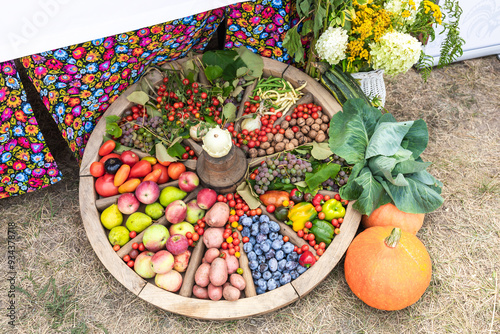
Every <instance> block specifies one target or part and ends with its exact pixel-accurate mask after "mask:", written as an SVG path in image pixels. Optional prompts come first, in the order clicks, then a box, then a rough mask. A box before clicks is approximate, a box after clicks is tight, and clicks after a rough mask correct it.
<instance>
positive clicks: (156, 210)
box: [144, 202, 165, 220]
mask: <svg viewBox="0 0 500 334" xmlns="http://www.w3.org/2000/svg"><path fill="white" fill-rule="evenodd" d="M144 211H145V212H146V214H147V215H148V216H149V217H151V218H153V219H154V220H156V219H159V218H160V217H161V216H163V214H164V213H165V209H164V208H163V206H162V205H161V204H160V203H158V202H154V203H151V204H148V205H146V209H145V210H144Z"/></svg>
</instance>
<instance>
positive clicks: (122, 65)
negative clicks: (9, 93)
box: [22, 9, 224, 160]
mask: <svg viewBox="0 0 500 334" xmlns="http://www.w3.org/2000/svg"><path fill="white" fill-rule="evenodd" d="M223 17H224V9H215V10H212V11H208V12H205V13H201V14H198V15H194V16H189V17H186V18H183V19H179V20H174V21H171V22H167V23H164V24H159V25H155V26H152V27H148V28H143V29H139V30H136V31H131V32H128V33H124V34H120V35H116V36H111V37H107V38H101V39H97V40H94V41H91V42H87V43H83V44H78V45H72V46H68V47H64V48H61V49H57V50H53V51H48V52H43V53H41V54H36V55H32V56H29V57H24V58H22V63H23V66H24V67H25V68H26V69H27V72H28V75H29V77H30V78H31V80H32V81H33V84H34V85H35V87H36V89H37V90H38V91H39V93H40V96H41V98H42V100H43V103H44V104H45V106H46V107H47V109H48V110H49V112H50V113H51V115H52V117H53V119H54V120H55V122H56V123H57V125H58V127H59V129H60V130H61V133H62V136H63V137H64V139H65V140H66V141H67V142H68V144H69V147H70V148H71V151H73V152H74V155H75V156H76V158H77V160H80V159H81V157H82V156H83V152H84V149H85V145H86V143H87V141H88V139H89V137H90V134H91V132H92V130H93V129H94V127H95V125H96V123H97V121H98V120H99V118H100V117H101V116H102V114H103V113H104V112H105V111H106V109H107V108H108V107H109V105H110V104H111V103H113V101H114V100H116V99H117V98H118V96H119V95H120V93H121V92H123V91H124V90H125V89H126V88H127V87H128V86H129V85H131V84H133V83H134V82H135V81H137V79H139V77H140V76H141V74H142V73H143V72H144V70H145V69H147V67H148V66H149V65H152V64H161V63H163V62H166V61H172V60H175V59H177V58H180V57H183V56H185V55H186V53H187V52H188V51H190V50H192V49H203V48H204V47H205V46H206V44H207V42H208V40H209V37H210V36H211V35H212V33H213V32H214V31H215V30H216V29H217V27H218V25H219V23H220V22H221V20H222V18H223Z"/></svg>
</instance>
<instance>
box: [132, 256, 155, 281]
mask: <svg viewBox="0 0 500 334" xmlns="http://www.w3.org/2000/svg"><path fill="white" fill-rule="evenodd" d="M153 255H155V253H153V252H142V253H141V254H139V256H137V258H136V259H135V261H134V271H135V272H136V273H137V274H139V276H141V277H143V278H153V277H155V275H156V273H155V272H154V271H153V265H152V263H151V258H152V257H153Z"/></svg>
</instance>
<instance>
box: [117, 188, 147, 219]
mask: <svg viewBox="0 0 500 334" xmlns="http://www.w3.org/2000/svg"><path fill="white" fill-rule="evenodd" d="M117 204H118V210H120V212H121V213H123V214H125V215H130V214H132V213H134V212H136V211H137V209H139V205H141V203H140V202H139V200H138V199H137V197H135V195H134V194H132V193H125V194H121V195H120V197H118V202H117Z"/></svg>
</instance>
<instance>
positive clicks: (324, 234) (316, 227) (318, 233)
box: [309, 219, 335, 246]
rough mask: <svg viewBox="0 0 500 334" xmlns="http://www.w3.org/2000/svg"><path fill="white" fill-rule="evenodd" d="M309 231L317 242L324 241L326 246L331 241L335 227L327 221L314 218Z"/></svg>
mask: <svg viewBox="0 0 500 334" xmlns="http://www.w3.org/2000/svg"><path fill="white" fill-rule="evenodd" d="M312 224H313V226H312V227H311V228H310V229H309V232H311V233H312V234H314V236H315V240H316V242H317V243H320V242H324V243H325V244H326V245H327V246H328V245H329V244H330V243H331V242H332V239H333V235H334V234H335V228H334V227H333V225H332V224H330V223H329V222H327V221H324V220H319V219H315V220H314V221H313V222H312Z"/></svg>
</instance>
